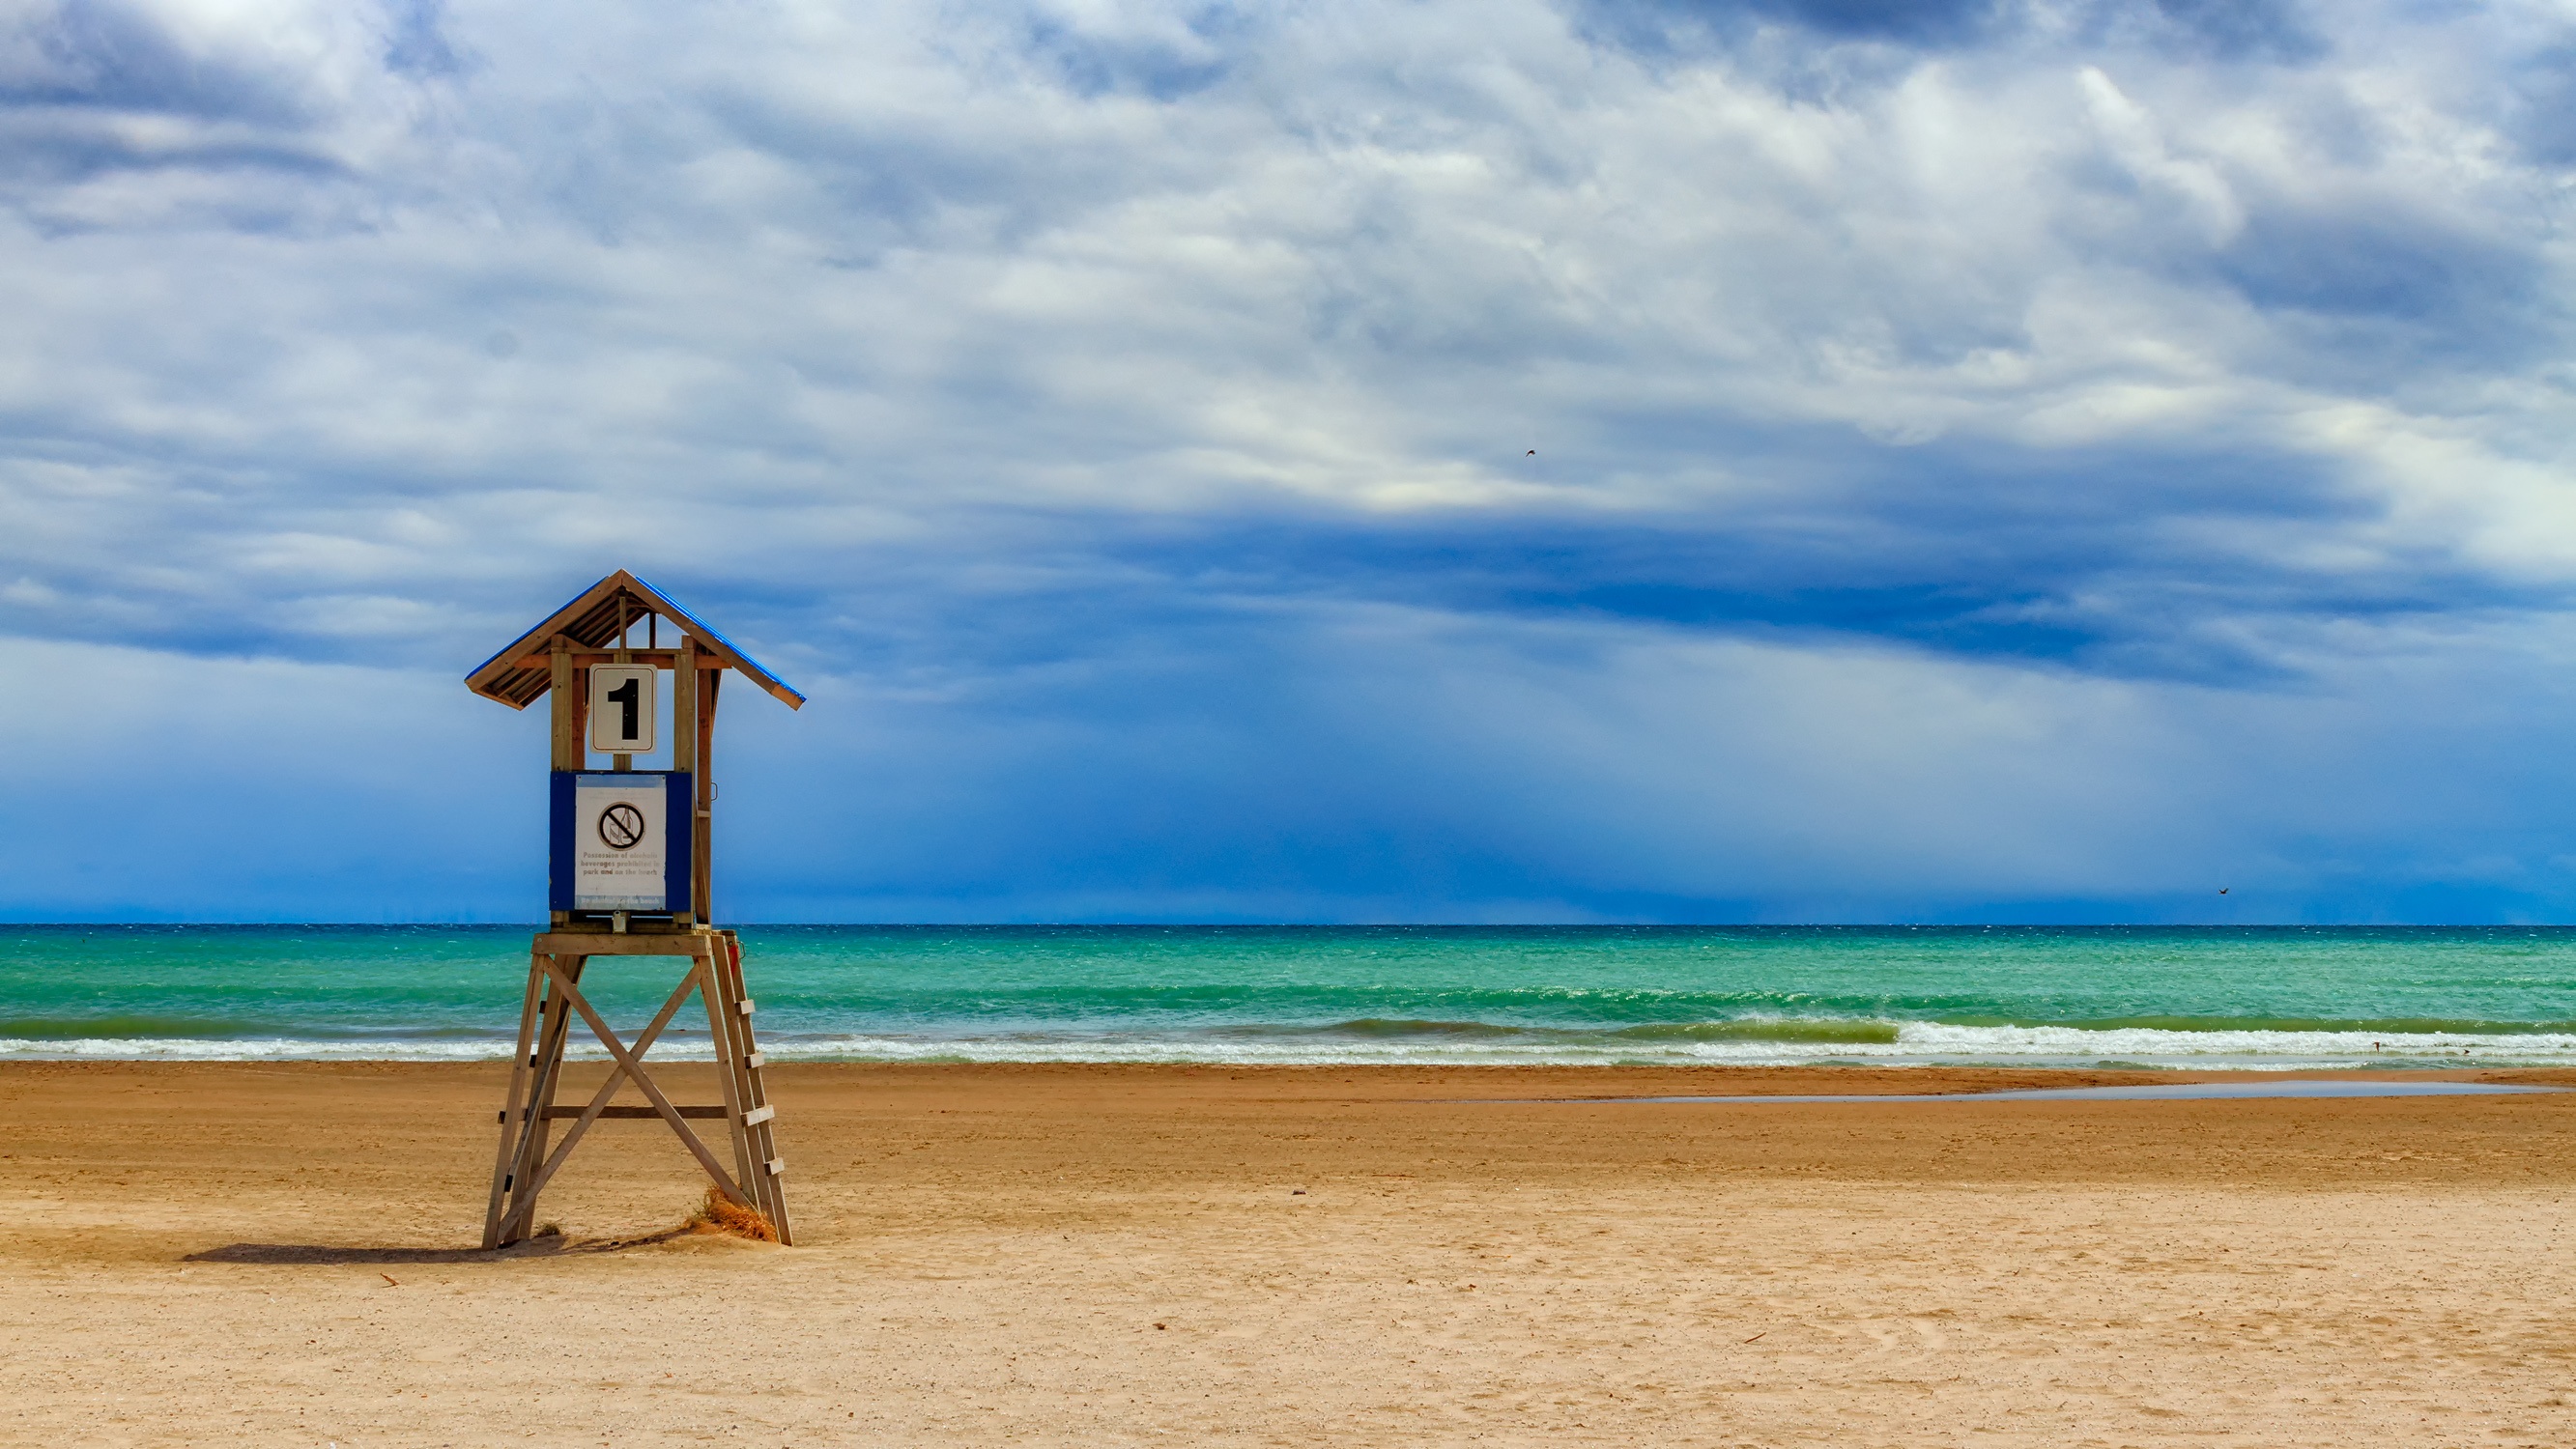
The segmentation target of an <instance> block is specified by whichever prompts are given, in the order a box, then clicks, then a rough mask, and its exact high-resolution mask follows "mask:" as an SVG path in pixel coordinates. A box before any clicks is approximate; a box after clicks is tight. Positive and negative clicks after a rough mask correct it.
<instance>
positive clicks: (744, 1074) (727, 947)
mask: <svg viewBox="0 0 2576 1449" xmlns="http://www.w3.org/2000/svg"><path fill="white" fill-rule="evenodd" d="M719 939H720V940H721V941H722V943H723V944H722V945H721V946H720V947H719V948H718V951H717V956H718V959H719V960H720V961H721V963H722V965H723V969H724V975H725V983H726V994H728V995H730V996H732V997H733V998H734V999H735V1000H736V1001H738V1002H740V1003H742V1005H741V1006H738V1007H736V1008H735V1009H734V1011H733V1024H734V1032H735V1035H734V1049H735V1061H736V1062H737V1063H738V1064H739V1066H738V1071H737V1076H738V1079H739V1081H740V1088H739V1090H738V1092H737V1094H736V1095H737V1096H738V1098H739V1099H740V1101H741V1103H742V1106H741V1109H740V1115H739V1116H737V1117H736V1119H735V1120H736V1121H737V1122H738V1123H740V1124H741V1131H742V1139H743V1140H742V1146H741V1148H740V1149H739V1150H740V1151H741V1152H742V1154H743V1155H744V1156H746V1157H748V1158H749V1159H750V1161H751V1176H750V1188H751V1196H752V1202H753V1203H754V1204H755V1205H756V1206H758V1207H759V1209H760V1210H761V1211H762V1212H763V1213H766V1214H768V1216H769V1221H770V1225H771V1226H772V1227H775V1228H777V1229H778V1241H780V1242H782V1243H793V1242H794V1241H795V1238H794V1236H793V1235H792V1233H791V1231H790V1229H789V1227H788V1225H787V1184H786V1183H785V1182H783V1181H781V1180H780V1177H781V1174H782V1173H783V1172H784V1171H785V1169H786V1163H785V1162H784V1161H783V1160H782V1159H781V1158H780V1157H779V1154H778V1135H777V1129H776V1128H775V1127H774V1126H773V1125H772V1118H773V1115H774V1112H775V1109H774V1108H772V1107H771V1106H770V1105H769V1088H768V1085H767V1083H766V1081H765V1080H764V1074H763V1071H762V1068H763V1066H764V1065H765V1063H764V1061H763V1058H762V1057H761V1054H760V1040H759V1036H758V1034H757V1033H756V1032H754V1031H753V1030H752V1013H751V1012H750V1011H749V1010H747V1009H745V1008H747V1007H748V1006H750V1005H751V998H750V996H749V995H748V994H747V993H746V992H745V990H744V987H743V978H742V939H741V938H740V937H738V936H736V935H735V934H734V933H733V932H731V931H725V932H722V933H720V937H719Z"/></svg>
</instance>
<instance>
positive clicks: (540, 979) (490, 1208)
mask: <svg viewBox="0 0 2576 1449" xmlns="http://www.w3.org/2000/svg"><path fill="white" fill-rule="evenodd" d="M545 980H546V972H545V968H544V967H543V966H540V965H538V964H537V962H536V961H535V959H534V958H533V956H532V957H531V959H530V960H529V962H528V991H527V995H526V996H525V997H524V998H522V999H521V1001H520V1003H519V1047H518V1050H517V1051H515V1052H513V1053H512V1054H511V1057H510V1094H509V1096H508V1097H506V1098H505V1099H503V1101H502V1103H501V1145H500V1146H499V1147H498V1148H497V1149H495V1151H494V1154H493V1158H492V1200H491V1202H490V1203H489V1204H487V1205H486V1206H485V1207H484V1209H483V1246H484V1247H485V1248H486V1249H487V1250H488V1249H492V1248H497V1247H499V1246H501V1200H502V1196H503V1194H505V1193H507V1192H508V1191H509V1190H510V1188H511V1186H512V1183H511V1178H510V1163H511V1160H512V1159H513V1158H515V1157H517V1156H518V1154H517V1153H516V1152H514V1151H512V1150H511V1149H513V1148H515V1147H517V1146H518V1145H519V1134H520V1133H521V1132H523V1131H525V1130H526V1129H527V1126H528V1120H529V1114H528V1103H527V1092H528V1083H529V1079H530V1072H529V1068H528V1053H529V1051H530V1050H531V1048H533V1046H534V1045H535V1042H536V1035H537V1021H538V1012H537V1004H538V1003H539V1002H541V1001H543V1000H544V999H545V995H544V992H545Z"/></svg>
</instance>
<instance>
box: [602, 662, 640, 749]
mask: <svg viewBox="0 0 2576 1449" xmlns="http://www.w3.org/2000/svg"><path fill="white" fill-rule="evenodd" d="M590 747H591V748H592V749H594V750H596V751H598V752H599V753H601V754H603V755H649V754H651V753H653V666H652V665H650V664H594V665H592V666H591V669H590Z"/></svg>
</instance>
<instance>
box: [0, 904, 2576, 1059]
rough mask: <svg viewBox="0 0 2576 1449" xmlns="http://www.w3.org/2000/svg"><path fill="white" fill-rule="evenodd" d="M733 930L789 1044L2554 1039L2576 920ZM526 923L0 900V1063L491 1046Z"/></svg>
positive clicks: (772, 1045) (2573, 1018)
mask: <svg viewBox="0 0 2576 1449" xmlns="http://www.w3.org/2000/svg"><path fill="white" fill-rule="evenodd" d="M743 939H744V944H745V950H746V954H747V960H746V966H747V970H748V973H749V977H750V981H751V985H752V990H753V992H754V994H755V996H756V997H757V998H758V1000H759V1002H760V1005H761V1013H760V1022H761V1030H762V1034H763V1044H764V1046H766V1047H767V1048H768V1049H769V1050H770V1051H771V1052H772V1053H773V1054H775V1055H777V1056H780V1057H782V1058H795V1057H808V1058H838V1059H871V1060H1101V1061H1165V1060H1198V1061H1278V1062H1358V1061H1385V1062H1407V1061H1422V1062H1429V1061H1442V1062H1545V1061H1555V1062H1601V1061H1635V1062H1744V1063H1763V1062H1782V1063H1786V1062H1816V1061H1869V1062H1887V1063H1933V1062H2007V1063H2021V1064H2028V1065H2044V1064H2082V1065H2091V1064H2094V1063H2097V1062H2105V1061H2116V1062H2126V1063H2137V1064H2144V1065H2165V1066H2280V1067H2288V1066H2312V1065H2390V1066H2395V1065H2428V1066H2430V1065H2439V1066H2451V1065H2461V1064H2476V1063H2483V1064H2497V1065H2501V1064H2508V1063H2530V1064H2576V929H2560V928H2545V927H2520V926H2517V927H2478V928H2452V927H2422V928H2385V927H2370V928H2345V927H2280V928H2262V927H2213V928H2197V929H2171V928H2125V927H2098V928H2067V927H1896V928H1859V927H1851V928H1845V927H1733V928H1714V927H1590V926H1586V927H1371V928H1348V927H1188V926H1136V927H978V928H960V927H881V926H867V927H860V926H849V927H839V926H834V927H820V926H818V927H796V926H771V927H755V928H747V929H745V930H744V932H743ZM527 948H528V932H527V930H526V928H505V927H446V926H414V927H406V926H390V927H388V926H344V927H312V926H275V927H256V926H38V927H8V928H0V1057H5V1056H19V1057H30V1056H35V1057H67V1056H97V1057H129V1058H130V1057H198V1058H250V1057H274V1056H300V1057H381V1058H411V1059H421V1058H464V1057H478V1056H496V1055H500V1054H503V1053H505V1052H506V1051H507V1050H508V1039H509V1037H510V1035H511V1033H512V1032H513V1031H514V1029H515V1025H516V1020H517V1012H518V1007H519V1000H520V991H521V988H522V986H523V985H524V982H525V977H526V972H527V956H526V952H527ZM676 969H677V963H676V962H672V961H668V960H656V959H654V958H625V959H605V958H604V959H602V960H600V961H598V962H596V963H594V965H593V966H592V968H591V975H590V977H589V984H588V988H587V989H588V990H589V991H590V993H591V994H592V996H593V997H594V999H595V1000H597V1001H599V1002H600V1003H601V1005H602V1007H603V1009H605V1010H607V1011H609V1012H610V1014H611V1015H612V1017H618V1016H619V1014H620V1013H623V1014H624V1015H623V1018H622V1019H626V1020H633V1019H635V1018H637V1017H640V1016H642V1015H644V1014H646V1013H648V1012H649V1011H650V1009H651V1008H652V1007H653V1006H654V1005H657V1004H658V1003H659V1001H660V999H661V995H662V993H663V992H664V991H666V990H667V989H668V988H669V985H670V984H671V982H672V981H674V980H676ZM700 1040H701V1041H702V1040H703V1038H702V1037H701V1038H700ZM686 1041H687V1039H686V1038H683V1039H682V1043H683V1047H684V1049H685V1044H686Z"/></svg>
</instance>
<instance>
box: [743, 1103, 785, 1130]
mask: <svg viewBox="0 0 2576 1449" xmlns="http://www.w3.org/2000/svg"><path fill="white" fill-rule="evenodd" d="M777 1115H778V1109H777V1108H775V1107H754V1108H752V1109H751V1110H750V1111H748V1112H745V1113H743V1114H742V1125H744V1126H745V1127H757V1126H759V1125H760V1124H761V1123H763V1122H766V1121H768V1120H769V1119H770V1118H772V1117H775V1116H777Z"/></svg>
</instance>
